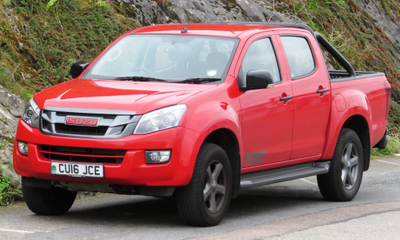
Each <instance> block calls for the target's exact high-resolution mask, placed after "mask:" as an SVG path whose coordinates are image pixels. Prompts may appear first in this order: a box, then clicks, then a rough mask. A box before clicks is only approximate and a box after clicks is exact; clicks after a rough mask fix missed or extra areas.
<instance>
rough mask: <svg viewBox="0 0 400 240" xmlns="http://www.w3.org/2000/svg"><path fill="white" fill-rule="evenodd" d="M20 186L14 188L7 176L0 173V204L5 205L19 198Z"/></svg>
mask: <svg viewBox="0 0 400 240" xmlns="http://www.w3.org/2000/svg"><path fill="white" fill-rule="evenodd" d="M21 198H22V194H21V188H20V187H19V188H14V187H13V186H12V185H11V179H10V178H9V177H3V176H1V175H0V206H7V205H10V204H11V203H13V202H14V200H16V199H21Z"/></svg>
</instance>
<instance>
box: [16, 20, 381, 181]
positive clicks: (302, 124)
mask: <svg viewBox="0 0 400 240" xmlns="http://www.w3.org/2000/svg"><path fill="white" fill-rule="evenodd" d="M184 26H185V25H183V24H166V25H156V26H149V27H144V28H141V29H137V30H133V31H131V32H128V33H126V34H125V35H128V34H176V35H179V34H186V35H207V36H215V37H230V38H238V39H239V43H238V45H237V49H236V52H235V53H234V55H233V57H232V61H231V63H230V67H229V69H228V72H227V77H226V78H225V80H224V81H223V82H222V83H221V84H182V83H164V82H132V81H115V80H96V79H80V78H77V79H74V80H71V81H68V82H65V83H62V84H59V85H57V86H54V87H51V88H49V89H47V90H44V91H42V92H41V93H39V94H36V95H35V96H34V100H35V101H36V103H37V104H38V106H39V107H40V108H41V109H44V108H47V107H62V108H83V109H94V110H95V109H108V110H121V111H134V112H136V114H137V115H142V114H145V113H148V112H150V111H153V110H156V109H160V108H163V107H168V106H172V105H176V104H185V105H186V106H187V109H186V112H185V113H184V116H183V118H182V120H181V122H180V125H179V127H175V128H171V129H167V130H162V131H158V132H154V133H150V134H144V135H135V134H132V135H129V136H125V137H122V138H118V139H101V138H84V137H79V138H78V137H65V136H54V135H48V134H44V133H42V132H41V131H40V130H39V129H34V128H32V127H30V126H29V125H28V124H26V123H25V122H24V121H22V120H21V121H20V122H19V125H18V130H17V135H16V144H15V145H14V146H15V147H14V168H15V170H16V172H17V173H18V174H20V175H22V176H25V177H34V178H41V179H52V180H59V181H77V182H92V183H107V184H121V185H136V186H181V185H186V184H188V183H189V181H190V179H191V177H192V173H193V169H194V165H195V161H196V157H197V154H198V151H199V149H200V146H201V145H202V143H203V142H204V140H205V139H206V138H207V136H208V135H209V134H210V133H212V132H213V131H215V130H218V129H226V130H229V131H230V132H232V133H233V134H234V135H235V136H236V139H237V141H238V146H239V153H240V157H241V166H242V167H241V172H242V173H249V172H254V171H261V170H265V169H270V168H277V167H283V166H289V165H294V164H299V163H304V162H311V161H318V160H324V159H330V158H331V157H332V156H333V151H334V148H335V145H336V141H337V137H338V135H339V132H340V130H341V128H342V126H343V124H344V122H345V121H346V120H347V119H349V118H350V117H351V116H354V115H360V116H362V117H364V118H365V120H366V122H367V123H368V127H369V133H370V140H371V147H372V146H374V145H375V144H376V143H377V142H379V141H380V139H382V137H383V135H384V133H385V129H386V125H387V119H386V106H387V95H386V91H385V88H384V82H385V81H386V78H385V77H384V76H381V77H370V78H363V79H360V80H349V81H342V82H332V83H331V82H330V81H329V76H328V72H327V70H326V67H325V63H324V59H323V57H322V54H321V51H320V49H319V46H318V43H317V42H316V40H315V38H314V37H313V36H312V35H311V34H310V33H309V32H308V31H305V30H301V29H294V28H284V27H271V26H262V25H246V24H189V26H188V27H187V29H188V32H186V33H181V29H182V28H183V27H184ZM125 35H123V36H125ZM281 35H297V36H298V35H299V36H303V37H306V38H307V39H308V40H309V43H310V46H311V48H312V50H313V52H314V55H315V61H316V69H315V71H314V72H313V73H312V74H311V75H309V76H306V77H304V78H301V79H297V80H292V79H291V76H290V70H289V65H288V62H287V59H286V55H285V52H284V50H283V45H282V43H281V42H280V38H279V36H281ZM123 36H121V37H123ZM121 37H120V38H121ZM265 37H269V38H271V40H272V43H273V45H274V48H275V52H276V55H277V61H278V63H279V69H280V74H281V78H282V82H281V83H279V84H276V85H275V86H274V87H272V88H267V89H258V90H248V91H246V92H241V91H240V90H239V86H238V82H237V81H238V80H237V76H238V72H239V70H240V65H241V62H242V60H243V58H244V56H245V53H246V50H247V48H248V46H249V45H250V44H251V43H252V42H253V41H255V40H257V39H260V38H265ZM120 38H118V39H117V40H116V41H114V43H115V42H117V41H118V40H119V39H120ZM114 43H113V44H114ZM113 44H111V45H110V46H112V45H113ZM110 46H109V47H108V48H106V49H105V51H107V49H109V48H110ZM105 51H103V53H101V54H100V55H99V56H98V57H97V58H96V59H95V60H94V61H93V62H92V63H91V64H90V65H89V66H88V68H87V69H90V68H91V66H92V65H93V64H94V63H95V62H96V61H97V59H98V58H99V57H100V56H101V55H102V54H104V52H105ZM323 88H328V89H329V91H327V92H325V93H323V94H317V90H318V89H323ZM285 96H293V98H292V99H291V100H288V101H280V98H281V97H285ZM70 117H71V118H76V117H78V118H79V116H74V114H72V113H71V114H70ZM82 118H83V119H84V117H82ZM82 118H81V119H82ZM76 120H77V119H75V121H72V120H68V121H69V122H68V123H70V124H77V123H76ZM72 122H74V123H72ZM93 124H94V123H93ZM78 125H79V124H78ZM17 141H25V142H28V143H29V155H28V156H24V155H22V154H21V153H19V151H18V148H17V146H18V144H17ZM40 145H55V146H66V147H82V148H102V149H117V150H118V149H119V150H127V153H126V155H125V157H124V160H123V162H122V163H121V164H107V163H105V164H104V169H105V170H104V171H105V172H104V176H105V177H104V178H103V179H95V178H70V177H64V176H55V175H51V174H50V162H49V160H47V159H46V158H45V157H44V156H43V155H42V154H41V153H39V152H38V147H39V146H40ZM158 149H160V150H163V149H169V150H172V157H171V160H170V162H168V163H165V164H157V165H156V164H153V165H150V164H146V163H145V160H144V157H145V156H144V151H145V150H158ZM265 151H266V153H265V158H264V159H263V161H260V162H259V163H257V164H254V165H251V166H250V165H246V155H248V154H249V153H250V154H251V155H252V153H254V152H265Z"/></svg>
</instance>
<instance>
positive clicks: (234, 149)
mask: <svg viewBox="0 0 400 240" xmlns="http://www.w3.org/2000/svg"><path fill="white" fill-rule="evenodd" d="M204 142H208V143H214V144H217V145H218V146H220V147H221V148H222V149H223V150H224V151H225V152H226V154H227V155H228V158H229V162H230V164H231V169H232V188H233V189H232V198H236V197H237V196H238V195H239V189H240V173H241V169H240V148H239V141H238V138H237V137H236V134H235V133H234V132H233V131H231V130H230V129H227V128H220V129H216V130H214V131H212V132H211V133H210V134H208V135H207V137H206V138H205V139H204Z"/></svg>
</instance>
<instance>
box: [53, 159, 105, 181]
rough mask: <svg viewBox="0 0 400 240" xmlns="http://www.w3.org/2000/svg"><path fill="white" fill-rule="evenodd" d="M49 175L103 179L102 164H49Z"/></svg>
mask: <svg viewBox="0 0 400 240" xmlns="http://www.w3.org/2000/svg"><path fill="white" fill-rule="evenodd" d="M50 166H51V174H53V175H62V176H68V177H92V178H104V168H103V165H102V164H87V163H71V162H55V161H52V162H51V165H50Z"/></svg>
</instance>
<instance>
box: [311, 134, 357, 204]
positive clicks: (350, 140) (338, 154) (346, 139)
mask: <svg viewBox="0 0 400 240" xmlns="http://www.w3.org/2000/svg"><path fill="white" fill-rule="evenodd" d="M363 170H364V155H363V149H362V145H361V141H360V139H359V137H358V135H357V134H356V133H355V132H354V131H353V130H351V129H347V128H344V129H342V130H341V131H340V134H339V138H338V141H337V143H336V148H335V152H334V155H333V158H332V160H331V167H330V170H329V172H328V173H327V174H323V175H318V176H317V180H318V187H319V190H320V192H321V194H322V196H323V197H324V198H325V199H326V200H330V201H350V200H352V199H353V198H354V197H355V196H356V195H357V192H358V190H359V189H360V186H361V180H362V175H363Z"/></svg>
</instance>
